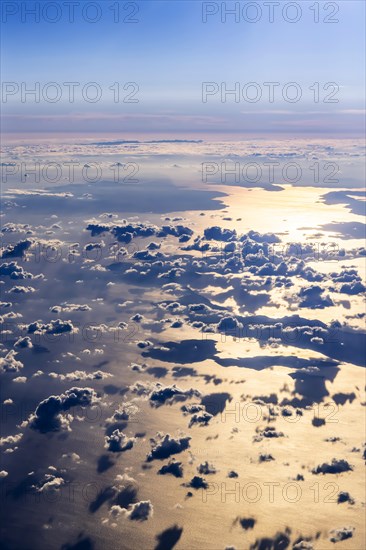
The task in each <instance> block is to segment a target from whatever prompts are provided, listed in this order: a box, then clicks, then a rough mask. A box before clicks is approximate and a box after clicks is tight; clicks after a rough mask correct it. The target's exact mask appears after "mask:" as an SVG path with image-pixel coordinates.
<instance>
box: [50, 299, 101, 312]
mask: <svg viewBox="0 0 366 550" xmlns="http://www.w3.org/2000/svg"><path fill="white" fill-rule="evenodd" d="M50 311H52V312H53V313H61V312H67V313H68V312H70V311H91V307H90V306H88V305H87V304H68V303H67V302H64V303H63V304H61V305H59V306H52V307H50Z"/></svg>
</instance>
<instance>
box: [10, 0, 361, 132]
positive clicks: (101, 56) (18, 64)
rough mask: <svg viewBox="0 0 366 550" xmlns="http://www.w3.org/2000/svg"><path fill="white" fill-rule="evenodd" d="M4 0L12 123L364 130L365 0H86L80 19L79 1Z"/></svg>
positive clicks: (112, 128)
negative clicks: (72, 3) (35, 12)
mask: <svg viewBox="0 0 366 550" xmlns="http://www.w3.org/2000/svg"><path fill="white" fill-rule="evenodd" d="M221 4H222V5H223V7H221ZM268 4H270V5H268ZM55 5H58V9H57V11H56V8H55ZM235 5H236V6H237V7H238V8H239V11H237V12H236V15H233V14H231V15H230V14H227V16H226V21H225V7H226V9H227V10H228V11H229V10H232V9H233V8H235ZM32 6H34V8H35V9H36V10H37V9H39V10H40V12H39V13H40V15H39V20H36V16H34V15H32V14H31V13H29V12H27V11H26V10H27V9H28V10H29V9H30V8H31V7H32ZM47 6H48V7H47ZM314 6H315V7H314ZM1 7H2V31H3V32H2V39H1V42H2V54H1V65H2V80H3V87H2V100H1V107H2V112H3V116H4V122H3V131H4V132H5V133H9V132H17V133H23V132H24V133H27V132H55V133H59V132H81V133H82V132H92V133H98V132H107V133H108V132H120V133H124V132H139V133H144V132H147V133H150V132H168V133H173V134H174V133H181V132H183V133H188V134H190V133H197V132H198V133H199V132H206V133H207V132H208V133H211V132H212V133H221V132H222V133H228V132H232V133H236V132H238V133H243V134H248V133H249V134H250V133H266V134H271V133H291V132H294V133H306V134H309V133H310V134H334V133H335V134H336V135H339V134H341V135H345V134H350V135H353V134H360V133H362V132H363V129H364V113H365V111H364V109H365V105H364V99H363V97H364V83H365V71H364V66H365V54H364V51H365V44H364V32H363V25H364V18H365V5H364V2H361V1H353V0H347V1H342V2H316V3H314V2H308V1H301V2H270V3H268V2H267V3H266V2H236V3H235V2H224V3H221V2H199V1H197V0H194V1H189V0H188V1H174V2H168V1H137V2H123V1H121V2H111V1H109V0H105V1H103V2H99V3H98V2H94V3H93V2H84V1H82V2H78V3H75V6H74V16H73V19H74V21H73V22H70V13H71V12H70V10H71V7H70V2H61V1H58V2H53V3H52V2H41V3H40V2H7V1H5V2H2V6H1ZM316 8H318V14H317V13H316V11H315V9H316ZM272 10H273V11H272ZM211 12H213V13H211ZM271 13H272V22H271V20H270V19H271ZM317 17H319V22H318V23H316V22H315V19H316V18H317ZM95 18H96V19H98V20H97V21H95V22H92V20H93V19H95ZM53 19H56V21H54V22H51V21H52V20H53ZM115 19H116V21H115ZM255 19H258V20H257V21H256V22H254V21H255ZM285 19H287V21H286V20H285ZM250 21H253V22H250ZM290 21H293V22H290ZM327 21H328V22H327ZM333 21H338V22H333ZM65 82H73V83H78V84H76V85H75V88H74V89H75V96H74V101H73V102H71V101H70V97H71V95H70V94H71V92H70V87H68V86H67V85H65V84H64V83H65ZM22 83H23V84H22ZM37 83H38V84H37ZM49 83H55V84H56V86H55V85H51V86H50V85H49ZM90 83H95V85H90ZM204 83H211V84H209V85H208V87H207V86H206V85H205V84H204ZM249 83H254V85H250V86H249V87H248V84H249ZM264 83H277V84H276V86H275V87H274V88H273V101H270V99H271V98H270V89H269V86H268V85H267V86H266V85H265V84H264ZM288 83H295V84H296V86H290V87H288V86H287V85H288ZM315 83H318V84H315ZM37 86H39V92H37V96H35V95H33V96H32V95H31V94H28V95H24V93H23V94H22V89H23V92H24V90H25V89H37ZM124 88H125V89H124ZM206 89H207V90H208V91H209V92H210V93H209V94H208V95H207V96H206V97H205V99H206V101H205V102H204V101H203V91H204V90H206ZM233 89H236V93H237V95H234V94H227V95H226V96H225V90H228V91H229V90H233ZM117 90H118V91H119V97H118V98H117ZM222 93H223V94H224V95H223V96H222V95H221V94H222ZM286 94H288V95H286ZM284 95H285V98H288V99H284V97H283V96H284ZM94 98H95V101H94ZM255 98H257V99H258V101H254V99H255ZM297 98H298V101H295V99H297ZM54 99H55V101H54ZM56 99H57V101H56ZM131 100H133V101H131ZM292 100H293V101H292Z"/></svg>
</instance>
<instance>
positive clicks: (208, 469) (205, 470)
mask: <svg viewBox="0 0 366 550" xmlns="http://www.w3.org/2000/svg"><path fill="white" fill-rule="evenodd" d="M197 472H198V473H199V474H203V475H208V474H216V472H217V470H216V468H215V466H213V464H209V462H208V461H207V460H206V462H202V463H201V464H200V465H199V466H197Z"/></svg>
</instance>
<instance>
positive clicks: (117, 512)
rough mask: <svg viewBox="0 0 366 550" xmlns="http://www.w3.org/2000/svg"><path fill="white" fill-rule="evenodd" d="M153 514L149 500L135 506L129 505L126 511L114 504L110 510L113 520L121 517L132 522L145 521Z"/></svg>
mask: <svg viewBox="0 0 366 550" xmlns="http://www.w3.org/2000/svg"><path fill="white" fill-rule="evenodd" d="M153 512H154V509H153V505H152V504H151V501H150V500H141V501H140V502H136V503H135V504H130V506H129V507H128V509H126V508H122V507H121V506H119V505H118V504H115V505H113V506H112V507H111V509H110V515H111V516H112V517H113V518H118V517H119V516H123V517H125V518H128V519H130V520H132V521H146V520H148V519H149V518H151V517H152V515H153Z"/></svg>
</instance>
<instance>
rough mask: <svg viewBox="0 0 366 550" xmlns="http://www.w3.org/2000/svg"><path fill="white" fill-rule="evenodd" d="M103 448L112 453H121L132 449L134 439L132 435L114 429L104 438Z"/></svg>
mask: <svg viewBox="0 0 366 550" xmlns="http://www.w3.org/2000/svg"><path fill="white" fill-rule="evenodd" d="M104 440H105V445H104V448H105V449H108V451H111V452H112V453H122V452H124V451H128V450H129V449H132V447H133V444H134V442H135V441H136V439H135V438H134V437H128V436H127V435H126V434H124V433H123V432H122V431H120V430H118V429H117V430H114V431H113V432H112V433H111V435H107V436H105V438H104Z"/></svg>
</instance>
